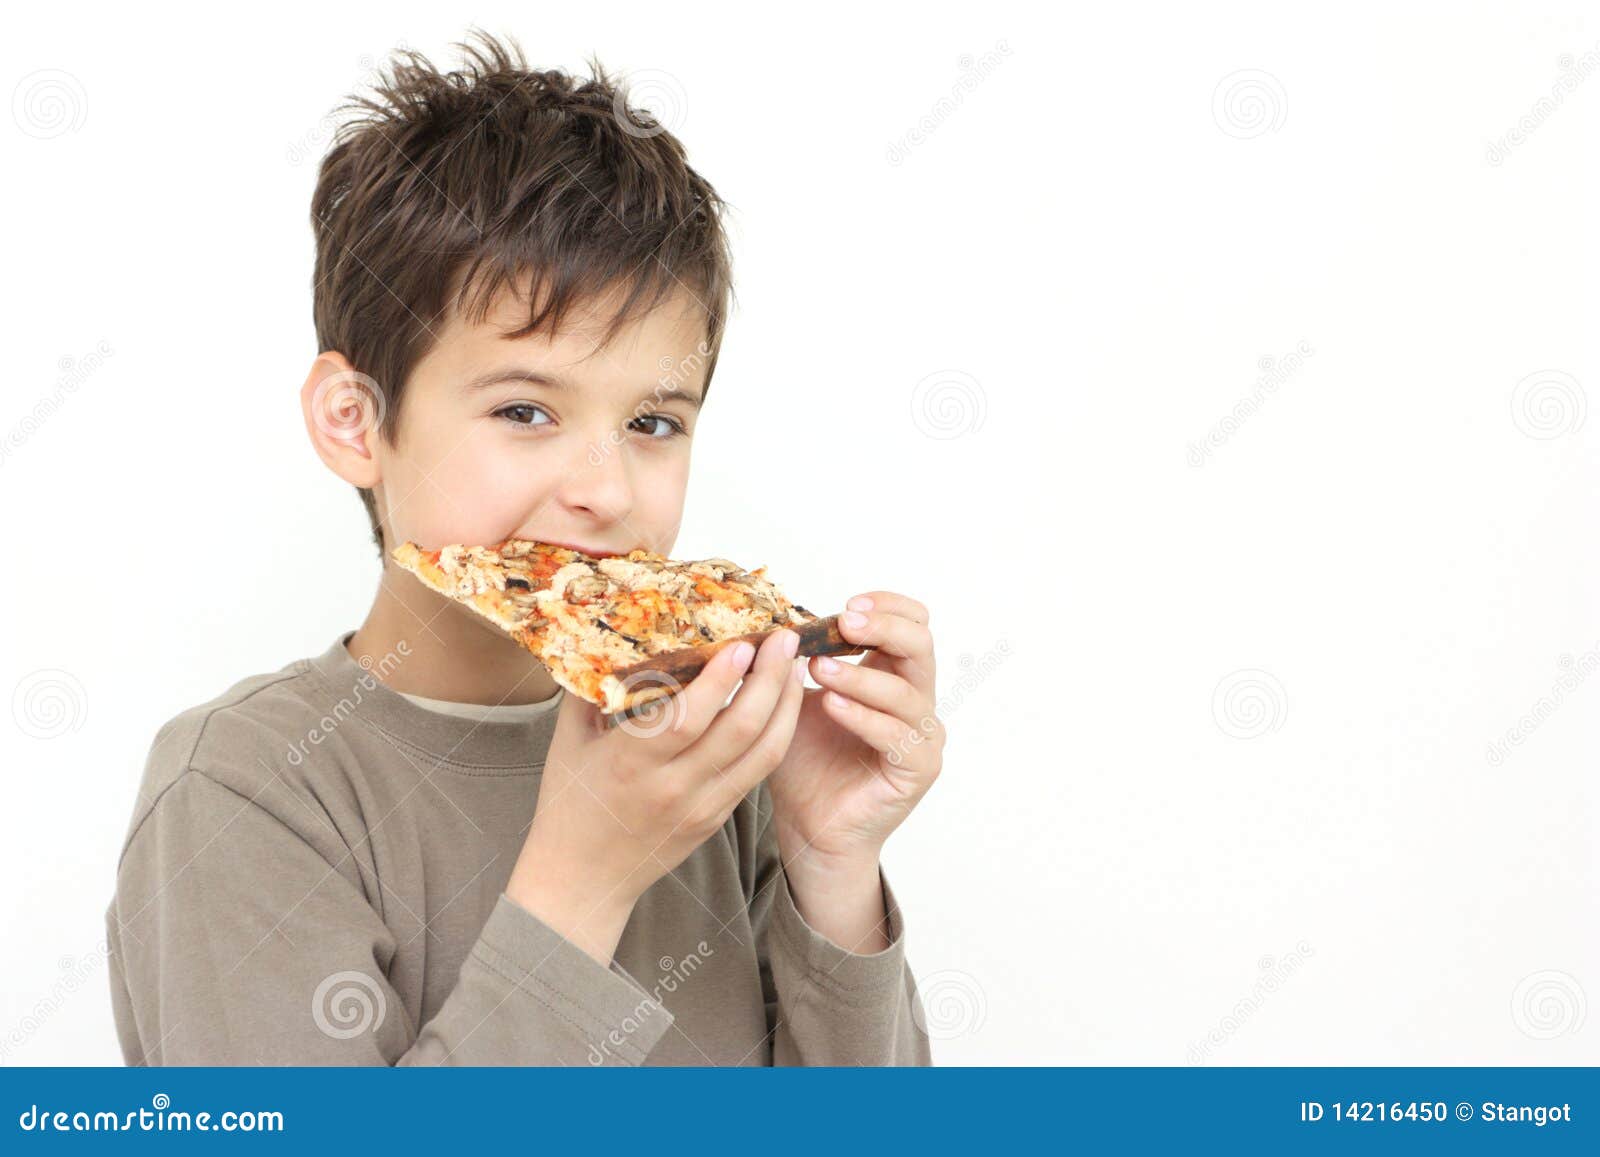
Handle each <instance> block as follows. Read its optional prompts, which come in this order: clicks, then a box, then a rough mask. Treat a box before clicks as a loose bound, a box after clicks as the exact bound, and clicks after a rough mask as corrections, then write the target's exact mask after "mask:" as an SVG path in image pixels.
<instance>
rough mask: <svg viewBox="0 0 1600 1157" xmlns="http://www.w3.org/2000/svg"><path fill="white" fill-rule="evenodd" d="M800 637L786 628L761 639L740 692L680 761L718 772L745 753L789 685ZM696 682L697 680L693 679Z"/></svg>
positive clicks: (687, 749) (770, 716)
mask: <svg viewBox="0 0 1600 1157" xmlns="http://www.w3.org/2000/svg"><path fill="white" fill-rule="evenodd" d="M799 643H800V636H799V635H797V634H796V633H795V632H793V631H791V630H788V629H787V628H785V629H783V630H780V631H774V632H773V633H772V634H771V635H769V636H767V638H766V639H764V640H762V643H761V649H760V650H759V651H758V652H757V653H756V659H755V662H754V663H752V664H751V666H750V670H749V672H748V673H746V675H745V678H744V684H743V685H742V686H741V687H740V688H739V693H738V694H737V695H735V696H734V697H733V702H732V703H730V704H728V706H727V707H725V708H724V709H723V710H722V711H721V712H720V713H718V715H717V717H716V718H715V719H713V720H712V721H711V723H710V725H709V726H707V727H706V728H705V730H704V731H703V732H702V733H701V735H700V738H698V739H696V740H695V741H694V742H693V743H691V744H690V745H689V746H688V747H687V748H686V749H684V750H683V751H682V752H681V753H680V754H679V756H678V758H679V759H680V760H683V761H686V762H692V763H696V764H699V765H705V764H710V765H711V766H712V767H714V768H717V769H719V770H724V771H725V770H726V769H727V767H728V766H729V765H730V764H731V763H733V761H734V760H736V759H738V758H739V757H740V756H741V755H743V754H744V753H745V752H746V751H748V750H750V747H751V745H752V744H754V743H755V741H756V739H757V738H758V737H759V736H760V735H761V732H762V731H763V730H764V729H765V728H766V725H767V720H769V719H771V718H772V710H773V708H774V707H776V706H777V704H778V697H779V696H780V695H782V694H783V689H784V684H785V682H791V681H792V680H793V677H792V676H791V675H790V668H791V667H792V665H793V662H794V653H795V650H796V648H797V647H798V646H799ZM696 682H698V680H696Z"/></svg>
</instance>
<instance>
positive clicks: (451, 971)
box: [106, 633, 930, 1065]
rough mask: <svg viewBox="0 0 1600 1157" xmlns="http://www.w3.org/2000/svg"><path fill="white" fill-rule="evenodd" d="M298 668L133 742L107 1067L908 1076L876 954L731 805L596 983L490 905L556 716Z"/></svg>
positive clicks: (572, 948)
mask: <svg viewBox="0 0 1600 1157" xmlns="http://www.w3.org/2000/svg"><path fill="white" fill-rule="evenodd" d="M349 637H350V634H349V633H346V634H344V635H341V636H340V637H339V638H338V639H336V640H334V642H333V644H332V645H331V646H330V647H329V648H328V649H327V651H325V652H324V653H323V654H322V655H320V656H318V657H316V658H313V659H302V660H299V661H296V662H294V663H291V664H289V665H288V666H286V667H284V668H283V669H281V670H279V671H277V672H273V673H271V674H264V675H258V676H254V677H252V678H249V679H245V680H243V681H241V682H240V683H238V684H236V685H235V686H234V687H232V688H230V689H229V690H228V691H226V692H225V693H223V694H222V695H220V696H218V697H217V698H216V699H213V700H212V701H211V702H209V703H205V704H202V705H200V706H198V707H195V708H192V709H190V710H188V711H185V712H183V713H182V714H180V715H178V716H177V717H176V718H174V719H173V720H171V721H170V722H169V723H167V724H166V725H165V726H164V727H163V728H162V729H161V730H160V732H159V733H158V734H157V736H156V739H155V742H154V744H153V746H152V748H151V751H150V755H149V758H148V761H147V764H146V767H145V771H144V776H143V781H142V783H141V786H140V789H139V801H138V804H137V805H136V807H135V809H134V815H133V819H132V822H131V824H130V825H129V829H128V834H127V838H126V841H125V843H124V847H123V852H122V858H121V862H120V864H119V866H118V870H117V884H116V892H115V896H114V899H113V901H112V903H111V906H110V908H109V910H108V912H107V914H106V922H107V934H108V938H109V942H110V945H111V966H110V975H111V990H112V992H111V995H112V1004H113V1008H114V1011H115V1015H116V1024H117V1032H118V1036H119V1039H120V1041H121V1044H122V1050H123V1054H124V1056H125V1058H126V1059H127V1061H128V1063H129V1064H150V1065H160V1064H166V1065H173V1064H179V1065H204V1064H238V1065H250V1064H314V1065H320V1064H338V1065H344V1064H371V1065H414V1064H448V1065H537V1064H550V1065H555V1064H563V1065H598V1064H607V1065H685V1064H687V1065H770V1064H780V1065H788V1064H811V1065H817V1064H825V1065H917V1064H928V1063H929V1062H930V1056H929V1047H928V1038H927V1035H926V1032H925V1031H924V1029H923V1027H922V1026H923V1023H924V1022H923V1020H922V1010H921V1008H920V1005H919V1004H918V998H917V993H916V988H915V984H914V982H913V980H912V976H911V973H910V970H909V968H908V967H907V964H906V956H905V929H904V926H903V923H902V919H901V915H900V911H899V907H898V905H897V904H896V901H895V897H894V893H893V892H892V891H891V890H890V888H889V884H888V881H887V880H886V879H884V880H883V881H882V882H883V894H884V903H885V907H886V909H887V912H888V915H889V924H888V936H889V940H890V945H889V947H888V948H887V949H885V950H883V951H882V952H878V953H874V954H871V955H863V954H857V953H853V952H850V951H848V950H847V949H846V948H843V947H840V946H838V945H836V944H834V943H832V942H831V941H830V940H828V939H827V938H826V937H824V936H823V935H821V934H820V933H818V932H817V931H815V930H814V929H812V928H811V927H810V926H809V925H807V924H806V922H805V920H804V919H803V918H802V917H801V915H800V913H799V912H798V910H797V909H796V908H795V904H794V900H793V897H792V896H791V895H790V892H789V889H788V885H787V881H786V879H785V876H784V872H783V868H782V865H781V863H780V861H779V858H778V844H777V837H776V833H775V832H774V830H773V828H772V823H771V820H772V802H771V796H770V793H769V792H768V791H767V789H766V787H765V785H762V786H761V787H760V788H758V789H757V790H756V791H754V792H752V793H751V794H750V796H748V797H747V798H746V799H745V801H744V802H743V803H741V804H740V805H739V807H738V808H737V809H736V811H735V812H734V814H733V816H732V817H731V818H730V819H729V821H728V823H727V824H726V825H725V826H724V827H723V828H722V829H721V830H720V831H719V832H718V834H717V835H715V836H713V837H712V838H711V839H709V840H707V841H706V842H705V843H704V844H702V845H701V846H700V847H699V848H697V849H696V850H695V851H694V852H693V853H692V854H691V855H690V856H689V858H688V859H687V860H685V861H684V862H683V863H682V864H681V865H679V866H678V867H677V868H676V869H674V870H673V871H672V872H671V873H670V874H669V875H667V876H664V877H663V878H662V879H660V880H658V881H657V882H656V883H655V884H654V885H653V886H652V887H651V888H650V889H649V890H648V891H646V892H645V894H644V895H643V896H642V897H641V898H640V900H639V902H638V904H637V905H636V907H635V908H634V911H633V914H632V916H631V918H630V919H629V921H628V924H627V927H626V928H625V929H624V931H623V934H622V939H621V941H620V943H619V944H618V946H617V950H616V954H615V957H614V959H613V961H612V963H611V965H610V967H609V968H608V967H605V966H602V965H601V964H599V963H597V962H596V961H595V960H594V959H593V958H592V957H590V956H589V955H588V954H587V953H585V952H584V951H583V950H581V949H580V948H578V947H577V946H576V945H574V944H572V943H571V942H570V941H568V940H566V939H564V938H563V937H562V936H560V935H559V934H558V933H556V932H555V931H554V930H553V929H552V928H550V927H549V926H548V925H547V924H545V923H544V922H542V921H541V920H539V919H538V918H537V917H536V916H534V915H533V914H532V913H530V912H528V911H527V910H526V909H524V908H522V907H521V906H519V905H518V904H516V903H515V902H514V901H512V900H511V899H510V898H509V897H508V896H506V895H505V894H504V888H505V884H506V881H507V880H508V879H509V877H510V874H511V869H512V865H513V864H514V863H515V862H516V859H517V855H518V853H519V851H520V850H521V847H522V843H523V840H524V838H525V837H526V834H527V831H528V826H529V823H530V821H531V819H532V817H533V813H534V808H535V805H536V802H537V797H538V792H539V784H540V772H541V768H542V766H543V760H544V756H545V753H546V751H547V750H548V749H549V746H550V741H551V738H552V736H553V734H554V729H555V722H556V713H555V712H554V711H547V712H542V713H527V714H520V715H516V716H513V717H511V718H506V717H503V716H492V717H490V718H488V719H474V718H470V717H466V716H462V715H456V714H447V713H443V712H439V711H435V710H429V709H428V708H426V707H423V706H420V705H419V704H417V703H416V702H413V701H410V700H408V698H407V697H405V696H402V695H399V694H396V693H395V692H394V691H391V690H390V689H389V688H388V687H386V686H385V685H384V684H383V683H382V682H381V681H380V680H379V678H378V676H377V674H375V673H374V672H372V671H369V670H367V669H365V668H363V667H362V666H360V665H359V664H358V663H357V662H356V660H355V659H354V658H353V657H352V656H351V655H350V653H349V652H348V651H347V650H346V649H345V641H346V640H347V639H348V638H349Z"/></svg>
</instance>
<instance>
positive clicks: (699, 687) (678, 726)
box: [643, 642, 756, 759]
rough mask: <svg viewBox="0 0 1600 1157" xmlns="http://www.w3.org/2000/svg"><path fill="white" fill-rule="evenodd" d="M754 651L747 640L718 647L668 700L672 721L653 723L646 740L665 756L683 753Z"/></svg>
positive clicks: (736, 681) (730, 690) (740, 675)
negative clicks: (660, 723)
mask: <svg viewBox="0 0 1600 1157" xmlns="http://www.w3.org/2000/svg"><path fill="white" fill-rule="evenodd" d="M755 655H756V649H755V647H754V646H753V645H752V644H750V643H746V642H741V643H736V644H734V645H733V646H731V647H724V648H722V650H720V651H718V652H717V653H716V655H715V656H713V657H712V659H711V662H709V663H707V664H706V665H705V667H703V668H702V669H701V671H700V673H699V674H698V675H696V676H695V677H694V678H693V679H691V680H690V681H689V685H688V686H687V687H685V688H684V689H683V690H682V691H679V692H678V693H677V694H676V695H674V696H672V698H671V699H670V700H668V701H667V703H666V705H665V709H666V710H670V711H671V713H672V718H671V723H670V724H668V725H666V726H657V725H652V726H651V727H650V728H649V729H648V731H647V738H645V739H644V740H643V742H647V743H649V744H650V745H651V746H652V748H654V749H655V750H657V751H659V752H661V754H662V756H663V758H664V759H672V758H675V757H676V756H677V755H679V754H680V753H682V752H683V751H684V750H685V749H686V748H688V747H689V746H691V745H692V744H693V743H694V742H695V741H696V740H697V739H699V738H700V737H701V735H702V734H703V733H704V732H705V730H706V728H707V727H709V726H710V725H711V721H712V720H713V719H715V718H716V716H717V712H719V711H721V710H722V705H723V704H724V703H726V702H727V701H728V696H730V695H732V694H733V690H734V688H735V687H737V686H738V685H739V680H740V679H742V678H744V676H745V674H746V672H747V671H749V669H750V667H751V664H752V663H753V662H754V660H755Z"/></svg>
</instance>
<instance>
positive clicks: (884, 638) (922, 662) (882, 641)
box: [839, 611, 934, 695]
mask: <svg viewBox="0 0 1600 1157" xmlns="http://www.w3.org/2000/svg"><path fill="white" fill-rule="evenodd" d="M839 634H840V635H842V636H844V638H845V640H846V641H847V642H851V643H861V644H864V645H865V646H869V647H876V648H877V649H878V651H879V653H880V654H883V655H887V656H889V657H890V658H891V659H894V660H897V662H896V663H895V664H894V666H895V668H896V669H897V670H898V671H899V672H900V673H901V674H902V675H904V676H905V677H906V678H907V679H908V680H910V682H911V684H912V685H913V686H914V687H916V688H917V689H918V690H919V691H923V692H926V693H928V694H930V695H931V694H932V693H933V677H934V667H933V635H932V633H931V632H929V630H928V626H927V624H926V623H916V622H912V621H911V620H910V619H906V618H902V617H901V616H899V615H894V614H890V613H889V612H887V611H868V612H866V613H865V614H863V613H861V612H860V611H846V612H845V613H844V614H842V615H840V616H839Z"/></svg>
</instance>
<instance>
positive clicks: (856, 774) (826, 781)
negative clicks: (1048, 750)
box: [767, 591, 945, 867]
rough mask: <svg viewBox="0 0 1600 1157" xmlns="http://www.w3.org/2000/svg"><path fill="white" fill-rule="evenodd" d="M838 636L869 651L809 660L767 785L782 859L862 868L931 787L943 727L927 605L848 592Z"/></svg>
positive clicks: (873, 859)
mask: <svg viewBox="0 0 1600 1157" xmlns="http://www.w3.org/2000/svg"><path fill="white" fill-rule="evenodd" d="M839 633H840V634H841V635H843V636H844V638H845V639H846V640H847V641H849V642H852V643H863V644H868V645H870V646H873V647H876V648H877V650H875V651H870V652H868V654H867V655H866V657H865V658H863V659H862V660H861V662H860V663H847V662H841V661H839V660H837V659H832V658H828V657H824V656H817V657H813V658H812V659H810V660H809V664H808V667H809V670H810V673H811V677H812V678H813V679H815V680H816V681H817V682H818V683H819V684H820V685H821V686H822V688H823V689H822V690H820V691H807V692H806V693H805V701H804V702H803V703H802V704H801V707H800V719H799V722H798V723H797V724H796V726H795V732H794V739H793V741H792V742H791V743H790V745H789V751H788V754H786V755H785V756H784V758H783V761H782V762H781V763H780V764H779V765H778V767H777V769H776V770H775V771H773V772H772V774H771V776H770V777H769V778H768V780H767V783H768V786H769V788H770V790H771V792H772V802H773V823H774V824H775V825H776V827H777V832H778V840H779V847H780V853H781V854H782V856H783V859H784V862H785V863H786V864H790V865H791V867H793V866H794V865H793V863H792V862H793V861H795V860H796V859H797V858H798V859H804V860H806V861H808V862H811V863H816V864H819V865H826V866H829V867H836V866H856V867H866V866H871V865H876V863H877V861H878V853H879V851H880V850H881V849H882V847H883V843H884V841H885V840H886V839H888V837H889V833H890V832H892V831H894V829H895V828H897V827H898V826H899V825H900V823H901V822H902V821H903V820H904V819H905V818H906V816H907V815H909V814H910V813H911V809H912V808H914V807H915V806H916V805H917V803H918V801H919V800H921V799H922V797H923V795H925V794H926V793H927V790H928V788H930V787H932V786H933V781H934V780H935V779H936V778H937V777H938V775H939V771H940V768H941V766H942V764H943V752H944V741H945V732H944V724H943V723H941V722H940V721H939V719H938V717H937V716H936V715H935V714H934V706H935V701H934V663H933V635H932V633H931V632H930V631H929V630H928V609H927V608H926V607H925V606H923V605H922V604H921V603H919V602H917V601H916V600H915V599H912V598H908V597H906V596H905V595H899V594H894V593H892V592H890V591H871V592H869V593H867V594H863V595H856V596H855V597H854V598H852V599H850V601H849V602H847V603H846V604H845V613H843V614H841V615H840V616H839Z"/></svg>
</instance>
